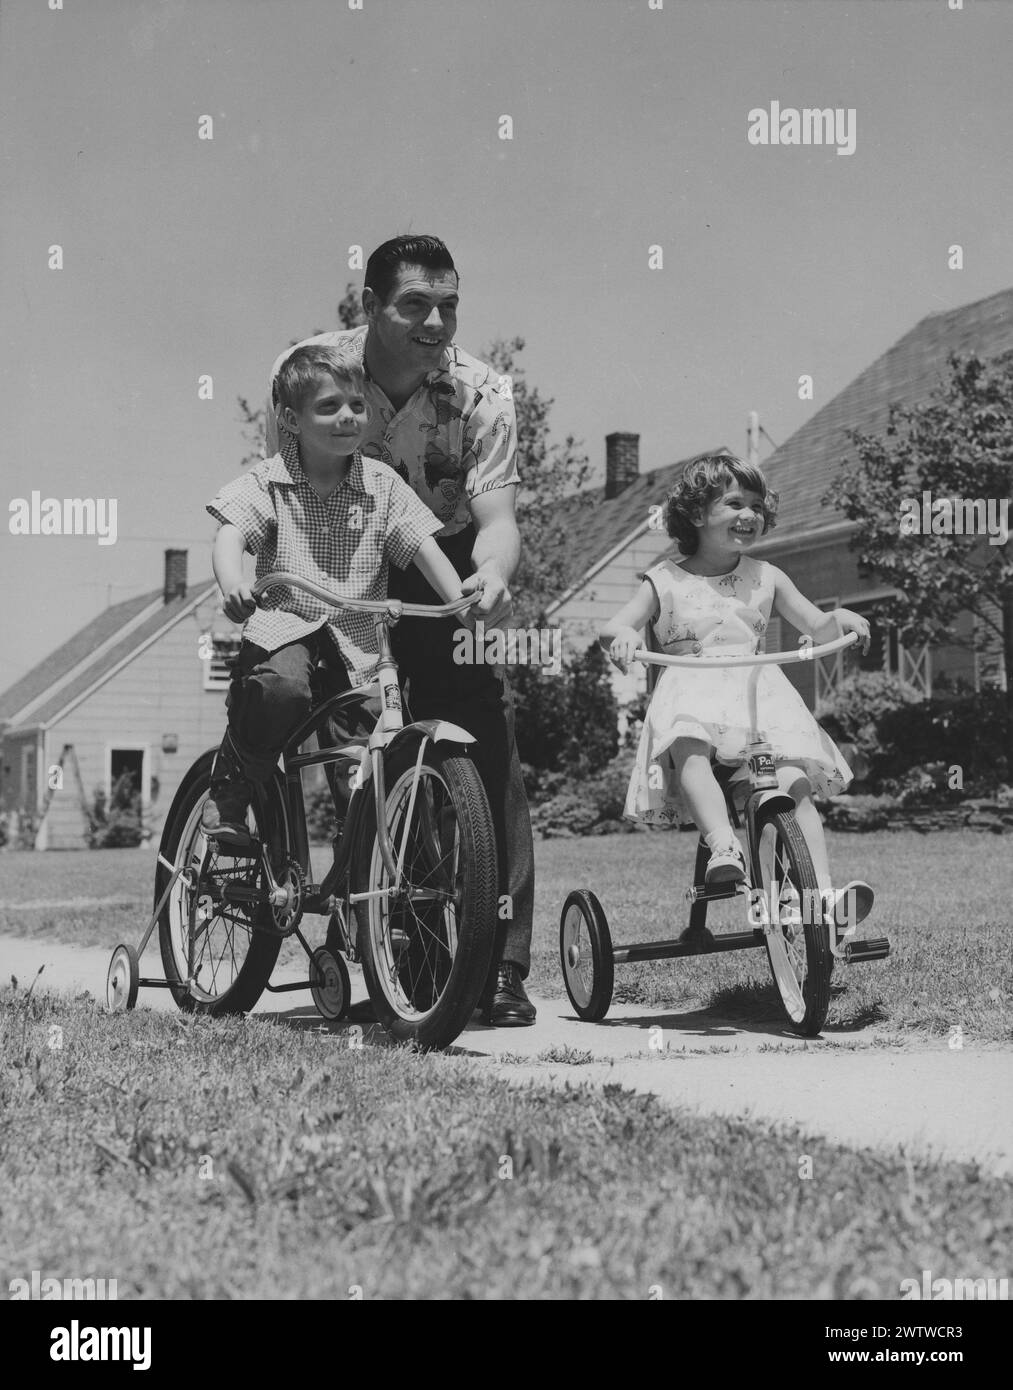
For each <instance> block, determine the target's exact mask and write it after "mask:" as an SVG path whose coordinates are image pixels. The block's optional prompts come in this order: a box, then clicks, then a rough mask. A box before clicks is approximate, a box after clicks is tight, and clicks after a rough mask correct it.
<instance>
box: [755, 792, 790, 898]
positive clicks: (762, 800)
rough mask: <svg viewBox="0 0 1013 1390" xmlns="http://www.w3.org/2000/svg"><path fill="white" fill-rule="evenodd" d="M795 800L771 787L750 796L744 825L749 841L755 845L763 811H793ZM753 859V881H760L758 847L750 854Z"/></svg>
mask: <svg viewBox="0 0 1013 1390" xmlns="http://www.w3.org/2000/svg"><path fill="white" fill-rule="evenodd" d="M794 809H795V802H794V800H793V798H792V797H790V796H789V795H788V793H787V792H783V791H780V790H777V789H775V788H773V787H771V789H770V790H769V791H764V792H760V794H759V796H751V797H750V798H749V800H748V801H747V802H746V825H747V827H748V831H747V833H748V835H749V843H750V845H752V846H754V847H756V846H757V845H758V841H757V826H758V823H759V820H760V816H761V814H762V813H763V812H764V811H794ZM750 857H751V858H752V860H753V863H752V870H753V881H754V883H759V882H760V860H759V852H758V849H757V850H756V852H754V854H753V855H751V856H750Z"/></svg>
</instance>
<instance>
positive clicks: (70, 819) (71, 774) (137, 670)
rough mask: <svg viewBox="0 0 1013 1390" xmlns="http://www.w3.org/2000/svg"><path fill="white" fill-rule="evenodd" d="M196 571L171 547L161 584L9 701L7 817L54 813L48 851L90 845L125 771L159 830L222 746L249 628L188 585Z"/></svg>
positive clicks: (0, 723) (3, 755) (0, 768)
mask: <svg viewBox="0 0 1013 1390" xmlns="http://www.w3.org/2000/svg"><path fill="white" fill-rule="evenodd" d="M186 571H187V552H186V551H185V550H167V551H166V552H165V572H164V580H163V584H162V587H161V588H160V589H157V590H155V591H154V592H152V593H147V594H142V595H141V596H140V597H138V598H132V599H127V600H126V601H125V602H123V603H118V604H114V605H113V606H111V607H109V608H107V609H106V610H105V612H104V613H101V614H100V615H99V616H98V617H97V618H95V619H93V621H92V622H90V623H88V624H87V625H86V626H85V627H83V628H82V629H81V630H80V632H78V633H77V634H76V635H75V636H74V637H72V638H71V639H70V641H69V642H65V643H64V644H63V646H61V647H59V648H58V649H57V650H56V651H54V652H52V653H51V654H50V655H49V656H47V657H46V658H45V660H43V661H41V662H39V664H38V665H37V666H35V667H33V668H32V670H30V671H29V672H28V673H27V674H26V675H24V676H22V677H21V679H20V680H19V681H17V682H15V684H14V685H12V686H11V687H10V688H9V689H8V690H6V691H4V692H3V694H2V695H0V810H2V811H4V812H7V813H11V812H18V811H20V812H22V813H25V812H27V813H28V814H29V815H31V816H34V817H38V816H39V815H40V813H41V812H42V811H43V810H45V817H44V819H43V821H42V825H41V828H40V829H39V833H38V836H37V839H36V848H38V849H80V848H81V847H82V846H83V845H84V843H85V838H84V837H85V831H86V829H87V825H88V816H87V812H86V809H85V806H86V805H87V806H89V807H90V806H91V805H92V804H93V801H94V797H95V793H96V791H97V790H99V789H101V790H103V791H104V792H105V793H106V795H107V796H108V794H109V791H110V789H111V787H112V786H113V785H114V784H115V782H116V781H117V779H118V778H119V777H120V776H121V775H122V774H124V773H127V774H129V775H130V776H131V777H132V779H133V781H134V784H135V786H136V787H137V788H138V789H139V791H140V793H141V799H142V808H143V815H144V819H145V823H146V824H147V825H148V826H149V827H150V828H151V830H152V831H153V832H154V833H155V834H157V833H158V831H159V829H160V827H161V824H162V822H163V821H164V819H165V815H166V813H167V811H168V809H169V805H170V804H171V802H172V798H173V796H174V794H175V792H176V788H177V787H178V786H179V784H180V782H181V781H182V779H183V776H184V774H185V773H186V770H187V768H189V766H190V764H191V763H192V762H193V761H194V759H195V758H197V757H198V756H199V755H200V754H201V753H203V752H204V751H205V749H207V748H209V747H211V746H212V745H213V744H217V743H218V742H219V741H220V740H221V736H222V732H223V729H224V723H225V691H226V689H227V688H228V664H227V663H228V660H229V658H230V657H231V656H232V655H233V654H234V653H235V651H236V650H238V644H239V628H238V627H237V626H236V625H235V624H234V623H231V622H229V621H228V620H227V619H226V618H225V617H224V616H223V614H222V612H221V607H220V598H219V594H218V586H217V585H216V584H214V583H212V582H207V581H206V582H205V583H203V584H199V585H196V586H188V585H187V575H186ZM56 769H59V771H56ZM50 793H52V794H51V795H50Z"/></svg>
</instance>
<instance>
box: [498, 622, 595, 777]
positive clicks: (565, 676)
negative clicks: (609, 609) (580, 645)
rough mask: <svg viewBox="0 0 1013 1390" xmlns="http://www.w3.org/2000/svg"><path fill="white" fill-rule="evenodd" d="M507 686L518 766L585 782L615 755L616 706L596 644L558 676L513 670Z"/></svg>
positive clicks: (532, 669)
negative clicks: (511, 694) (511, 700)
mask: <svg viewBox="0 0 1013 1390" xmlns="http://www.w3.org/2000/svg"><path fill="white" fill-rule="evenodd" d="M510 684H511V687H512V689H513V692H514V705H515V710H516V728H517V751H518V753H519V754H520V758H521V762H522V763H526V764H528V766H529V767H530V768H531V769H533V770H535V771H537V772H538V773H548V772H565V773H568V774H570V775H575V776H578V777H586V776H589V775H591V774H593V773H595V772H598V771H599V770H600V769H601V768H603V767H605V766H606V765H607V763H608V762H609V760H610V759H611V758H613V757H614V756H615V754H616V751H617V749H618V747H619V732H618V721H619V707H618V705H617V704H616V698H615V694H614V693H613V690H612V683H611V681H610V679H609V674H608V658H607V657H606V655H605V653H604V652H603V651H602V650H601V648H600V647H599V646H598V644H597V643H592V644H591V646H589V647H588V648H587V650H586V651H585V652H583V653H582V654H581V655H579V656H575V657H571V659H570V660H569V661H568V662H567V663H565V665H564V667H563V671H562V673H561V674H560V675H558V676H554V675H546V674H545V673H544V672H543V671H541V670H540V669H539V668H538V667H534V666H516V667H514V668H512V670H511V672H510Z"/></svg>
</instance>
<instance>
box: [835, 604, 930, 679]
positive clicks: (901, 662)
mask: <svg viewBox="0 0 1013 1390" xmlns="http://www.w3.org/2000/svg"><path fill="white" fill-rule="evenodd" d="M882 597H885V595H877V598H875V599H868V598H867V599H856V600H855V601H854V602H852V603H848V604H846V605H845V607H847V608H850V609H851V611H852V612H853V613H861V614H862V616H863V617H867V618H868V619H869V621H870V623H871V624H872V642H871V643H870V645H869V650H868V652H867V653H865V654H863V653H862V651H861V650H860V649H857V648H852V649H851V650H849V651H848V652H847V666H848V670H849V671H883V672H884V673H885V674H886V675H888V676H897V677H898V678H899V679H900V681H901V682H902V683H903V684H904V685H906V686H907V687H908V689H909V690H911V691H913V692H914V694H916V695H918V696H919V697H920V698H921V699H923V700H925V699H928V697H929V696H930V695H931V694H932V653H931V650H930V649H929V646H928V643H926V642H915V643H912V644H911V645H910V646H905V645H904V643H903V642H902V641H901V640H900V637H899V636H898V635H897V629H896V628H895V627H894V626H892V625H891V624H889V623H886V622H884V621H883V620H882V619H878V620H877V617H876V607H877V603H878V600H879V599H880V598H882Z"/></svg>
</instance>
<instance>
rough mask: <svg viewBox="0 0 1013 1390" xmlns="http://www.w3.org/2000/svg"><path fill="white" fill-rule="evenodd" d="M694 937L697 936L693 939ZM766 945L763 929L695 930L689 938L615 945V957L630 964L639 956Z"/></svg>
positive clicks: (672, 955)
mask: <svg viewBox="0 0 1013 1390" xmlns="http://www.w3.org/2000/svg"><path fill="white" fill-rule="evenodd" d="M694 938H695V939H694ZM762 945H763V932H762V931H760V930H759V929H758V928H755V929H754V930H753V931H730V932H722V933H721V934H720V935H717V936H712V935H711V934H710V932H706V933H704V932H701V933H699V934H698V933H693V936H691V938H690V939H689V940H688V941H679V940H673V941H641V942H638V943H636V944H635V945H633V946H616V947H615V948H614V950H613V952H612V959H613V960H614V962H615V963H616V965H630V964H632V963H633V962H634V961H640V960H674V959H675V958H676V957H677V956H702V955H712V954H713V953H714V952H715V951H748V950H752V948H753V947H755V946H762Z"/></svg>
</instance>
